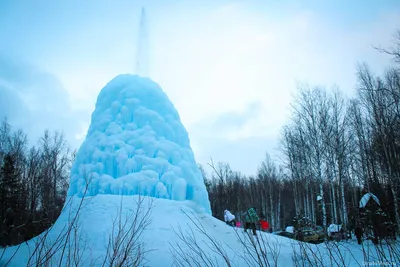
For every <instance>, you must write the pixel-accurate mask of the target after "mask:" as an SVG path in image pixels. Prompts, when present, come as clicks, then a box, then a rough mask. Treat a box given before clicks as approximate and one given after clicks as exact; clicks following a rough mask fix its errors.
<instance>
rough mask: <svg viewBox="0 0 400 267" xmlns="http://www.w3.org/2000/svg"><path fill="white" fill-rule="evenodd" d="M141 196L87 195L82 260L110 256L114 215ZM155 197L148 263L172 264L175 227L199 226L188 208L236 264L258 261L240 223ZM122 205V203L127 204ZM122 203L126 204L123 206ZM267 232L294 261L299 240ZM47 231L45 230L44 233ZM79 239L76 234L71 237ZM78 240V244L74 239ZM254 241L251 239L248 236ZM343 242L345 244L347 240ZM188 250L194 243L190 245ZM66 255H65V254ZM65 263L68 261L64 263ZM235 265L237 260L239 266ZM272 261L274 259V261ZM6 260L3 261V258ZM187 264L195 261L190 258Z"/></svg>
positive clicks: (147, 235)
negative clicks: (232, 223) (237, 226)
mask: <svg viewBox="0 0 400 267" xmlns="http://www.w3.org/2000/svg"><path fill="white" fill-rule="evenodd" d="M138 198H139V197H138V196H118V195H105V194H98V195H96V196H94V197H90V198H85V200H84V203H83V205H82V208H81V211H80V216H79V218H78V220H77V223H76V225H78V226H79V230H78V235H79V241H78V243H79V246H78V247H79V248H80V250H81V252H82V253H83V257H82V259H83V261H82V262H81V263H80V264H79V266H101V264H102V261H103V259H104V256H105V255H106V247H107V242H108V238H109V236H110V233H111V231H112V225H113V222H114V220H115V219H116V218H117V219H118V215H119V213H120V211H121V214H122V219H121V220H122V221H124V216H129V215H130V214H132V213H134V212H135V209H136V201H137V200H138ZM71 199H72V201H69V204H70V205H71V208H70V209H68V210H69V211H71V210H76V208H77V207H78V206H79V204H80V201H81V199H80V198H78V197H76V196H75V197H72V198H71ZM152 199H153V200H155V203H154V208H153V209H152V213H151V219H152V222H151V224H150V225H149V226H148V227H147V228H146V229H145V231H144V234H143V236H142V237H141V240H143V241H144V242H145V243H146V244H147V245H146V249H147V250H151V251H150V252H149V253H148V254H147V259H148V262H147V264H146V266H172V265H173V256H172V254H171V245H174V244H181V245H182V243H181V242H180V240H179V238H178V236H177V235H176V233H175V231H179V227H182V229H183V230H184V231H187V230H190V229H193V230H195V227H194V225H193V223H192V222H191V221H190V219H189V217H188V216H187V215H185V213H186V214H189V216H190V217H191V218H195V219H196V221H197V222H198V223H199V224H201V225H202V226H203V227H204V230H205V231H206V233H207V234H209V235H210V236H211V237H212V238H213V239H214V240H216V241H218V242H219V244H220V247H222V248H224V249H225V251H226V252H227V255H228V257H229V258H230V259H231V260H232V262H233V263H234V264H235V265H236V266H256V265H250V264H249V263H248V262H247V261H246V260H245V259H243V258H242V257H241V256H245V257H247V258H248V259H251V256H250V254H249V252H248V251H246V250H245V249H244V246H243V245H241V243H240V242H239V241H238V237H241V238H244V239H245V240H246V238H247V236H245V235H244V232H243V229H238V230H237V231H238V232H236V233H237V234H238V235H237V234H236V233H235V228H232V227H230V226H228V225H226V224H225V223H224V222H222V221H219V220H217V219H215V218H213V217H212V216H211V215H209V214H207V213H204V211H202V209H201V208H199V207H198V205H196V204H195V203H194V202H192V201H174V200H166V199H160V198H151V197H146V198H145V201H146V202H145V205H144V207H146V203H147V201H150V200H152ZM121 207H122V208H121ZM120 208H121V209H120ZM73 217H74V213H73V212H72V213H71V212H67V211H66V212H64V213H62V215H61V216H60V217H59V219H58V220H57V222H56V223H55V224H54V226H53V227H52V228H51V230H50V231H49V234H48V236H47V244H48V245H47V247H51V245H52V244H54V241H55V240H57V238H58V236H59V235H61V236H65V235H64V234H63V233H65V229H66V228H67V226H68V224H69V223H70V222H71V221H72V220H71V218H73ZM194 235H195V239H196V242H198V244H200V246H201V247H202V248H203V249H204V251H205V252H206V253H207V254H208V255H211V256H212V257H213V258H214V257H215V254H214V253H213V252H212V251H211V249H210V248H209V247H208V246H207V244H210V242H209V240H208V239H207V238H206V237H205V236H204V235H203V234H201V233H199V232H197V231H196V230H195V231H194ZM259 235H262V236H263V240H264V243H265V244H268V245H267V247H266V248H267V253H268V254H267V257H268V258H269V260H270V261H271V263H272V262H273V260H272V259H273V253H272V251H273V248H274V247H276V248H277V249H278V250H279V255H278V266H292V265H293V261H292V257H293V248H295V249H296V251H298V249H299V248H298V243H297V242H295V241H293V240H291V239H288V238H285V237H280V236H276V235H274V234H269V233H259ZM42 236H43V235H42ZM71 239H73V237H71ZM71 242H72V248H71V249H72V250H73V247H74V246H73V244H74V242H73V241H71ZM247 244H248V245H249V244H250V243H249V242H247ZM343 244H345V245H346V246H347V247H348V248H349V249H350V250H351V253H352V254H354V257H356V258H357V260H358V262H359V263H361V265H362V261H363V258H362V252H361V247H360V246H357V244H356V243H355V241H351V242H343ZM34 246H35V240H31V241H29V242H28V244H27V245H26V244H23V245H22V246H21V247H20V248H19V250H18V252H17V254H16V256H15V257H14V259H13V260H12V262H11V264H10V265H8V266H26V262H27V260H28V257H29V255H30V254H31V253H32V251H33V248H34ZM309 246H310V247H311V249H313V250H315V251H319V252H318V253H320V254H321V255H322V259H323V260H324V261H325V262H326V264H325V265H324V266H331V265H332V264H331V263H330V261H329V256H328V253H327V252H326V250H325V248H324V244H320V245H311V244H310V245H309ZM341 246H342V245H341ZM341 249H342V250H343V255H344V258H345V261H346V266H359V264H357V263H356V262H355V260H354V259H353V257H352V256H351V255H350V253H349V252H348V251H346V250H345V249H343V247H341ZM15 250H16V247H12V248H9V249H7V250H6V255H5V257H4V259H3V264H4V262H5V261H6V259H7V258H9V257H10V256H11V255H13V254H14V252H15ZM185 250H186V251H188V249H187V248H186V249H185ZM60 257H61V250H59V251H58V252H57V253H55V256H54V257H53V259H52V262H51V264H50V266H58V263H59V259H60ZM64 258H65V255H64ZM215 259H216V262H217V265H216V266H226V264H224V261H223V259H222V258H220V257H215ZM64 265H65V263H64ZM235 265H234V266H235ZM271 265H272V264H271ZM0 266H1V263H0ZM185 266H189V265H188V264H186V265H185Z"/></svg>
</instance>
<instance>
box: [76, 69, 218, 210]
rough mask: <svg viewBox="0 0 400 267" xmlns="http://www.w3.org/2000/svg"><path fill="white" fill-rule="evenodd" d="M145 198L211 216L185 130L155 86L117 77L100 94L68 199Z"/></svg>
mask: <svg viewBox="0 0 400 267" xmlns="http://www.w3.org/2000/svg"><path fill="white" fill-rule="evenodd" d="M87 182H89V187H88V191H87V193H86V196H94V195H98V194H116V195H136V194H140V195H145V196H152V197H157V198H165V199H172V200H177V201H183V200H192V201H194V202H196V203H197V204H199V205H200V206H201V207H203V208H204V210H205V212H207V213H211V209H210V202H209V199H208V194H207V191H206V188H205V185H204V181H203V178H202V175H201V172H200V170H199V168H198V167H197V164H196V161H195V158H194V155H193V151H192V149H191V147H190V142H189V137H188V133H187V131H186V129H185V128H184V126H183V125H182V123H181V121H180V117H179V114H178V112H177V111H176V109H175V107H174V106H173V104H172V103H171V101H170V100H169V99H168V97H167V95H166V94H165V93H164V92H163V90H162V89H161V88H160V86H158V85H157V84H156V83H154V82H153V81H151V80H150V79H147V78H142V77H139V76H135V75H130V74H125V75H119V76H117V77H115V78H114V79H113V80H111V81H110V82H109V83H108V84H107V85H106V86H105V87H104V88H103V89H102V90H101V92H100V94H99V96H98V98H97V102H96V107H95V110H94V112H93V113H92V118H91V124H90V127H89V130H88V133H87V136H86V139H85V141H84V142H83V144H82V146H81V147H80V149H79V151H78V153H77V155H76V159H75V162H74V164H73V166H72V169H71V180H70V187H69V190H68V196H74V195H75V196H78V197H81V196H83V194H84V192H85V188H86V187H85V185H86V183H87Z"/></svg>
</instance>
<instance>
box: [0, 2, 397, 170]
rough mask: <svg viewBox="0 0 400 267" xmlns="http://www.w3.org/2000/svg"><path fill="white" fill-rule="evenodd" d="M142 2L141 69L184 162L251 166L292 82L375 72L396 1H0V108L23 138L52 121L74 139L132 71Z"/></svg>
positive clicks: (346, 87) (325, 82) (282, 113)
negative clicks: (160, 96) (362, 66)
mask: <svg viewBox="0 0 400 267" xmlns="http://www.w3.org/2000/svg"><path fill="white" fill-rule="evenodd" d="M143 4H145V7H146V11H147V15H148V16H147V18H148V28H149V35H150V47H149V50H150V77H151V78H152V79H153V80H154V81H156V82H157V83H158V84H160V86H161V87H162V88H163V89H164V91H165V92H166V93H167V94H168V96H169V98H170V99H171V101H172V102H173V104H174V105H175V107H176V108H177V110H178V112H179V114H180V116H181V119H182V122H183V124H184V126H185V127H186V129H187V130H188V132H189V137H190V140H191V144H192V148H193V150H194V153H195V156H196V160H197V161H198V162H200V163H202V164H207V162H209V159H210V157H213V159H214V161H227V162H229V163H230V164H231V166H232V168H233V169H234V170H238V171H241V172H243V173H246V174H252V173H255V172H256V170H257V167H258V165H259V163H260V162H261V161H262V160H263V158H264V154H265V152H266V151H268V152H269V153H270V154H272V155H276V150H277V149H278V148H279V146H278V145H279V144H278V141H279V136H280V131H281V128H282V126H283V125H284V124H285V123H286V122H287V121H288V118H289V114H290V113H289V103H290V101H291V99H292V96H293V94H294V93H295V92H296V83H298V82H308V83H310V84H312V85H322V86H326V87H327V88H329V87H331V86H332V85H334V84H336V85H337V86H339V88H340V89H341V90H342V91H343V92H345V94H346V95H347V96H352V95H354V88H355V83H356V80H355V72H356V66H357V63H358V62H362V61H366V62H367V63H369V64H370V65H371V67H372V70H374V71H376V72H381V71H382V70H383V69H384V67H385V66H387V64H388V63H389V58H388V57H387V56H385V55H383V54H380V53H378V52H377V51H375V50H374V49H373V48H372V45H375V46H384V47H387V46H390V45H391V41H392V40H393V34H394V32H395V31H396V29H400V1H398V0H385V1H376V0H359V1H356V0H352V1H337V0H335V1H333V0H332V1H328V0H326V1H317V0H316V1H307V0H302V1H275V0H274V1H272V0H270V1H266V0H262V1H252V0H246V1H217V0H210V1H207V0H201V1H200V0H199V1H190V0H181V1H177V0H168V1H165V0H159V1H134V0H58V1H53V0H48V1H44V0H36V1H31V0H26V1H22V0H1V1H0V116H1V117H4V116H8V117H9V120H10V122H11V123H12V124H13V125H15V126H17V127H22V128H23V129H24V130H25V131H26V132H27V133H28V134H29V137H30V139H35V138H37V137H38V136H39V135H40V134H41V132H43V130H44V128H50V129H61V130H63V131H64V132H65V134H66V136H67V138H68V141H69V143H70V144H71V145H72V146H74V147H79V145H80V144H81V142H82V141H83V139H84V136H85V134H86V130H87V128H88V126H89V123H90V115H91V112H92V111H93V109H94V104H95V101H96V98H97V95H98V93H99V92H100V90H101V88H102V87H103V86H104V85H105V84H106V83H107V82H108V81H109V80H111V79H112V78H113V77H115V76H116V75H118V74H121V73H132V72H134V71H135V52H136V46H137V35H138V25H139V15H140V9H141V6H142V5H143Z"/></svg>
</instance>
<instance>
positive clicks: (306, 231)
mask: <svg viewBox="0 0 400 267" xmlns="http://www.w3.org/2000/svg"><path fill="white" fill-rule="evenodd" d="M295 238H296V239H297V240H299V241H303V242H307V243H313V244H319V243H322V242H324V240H325V236H324V235H323V234H321V232H320V231H318V230H316V229H313V228H311V227H307V228H306V227H305V228H302V229H300V230H298V231H297V232H296V235H295Z"/></svg>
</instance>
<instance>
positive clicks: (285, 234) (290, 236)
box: [275, 231, 294, 238]
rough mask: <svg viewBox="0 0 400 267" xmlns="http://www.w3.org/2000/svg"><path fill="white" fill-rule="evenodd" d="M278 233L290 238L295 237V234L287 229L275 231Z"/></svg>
mask: <svg viewBox="0 0 400 267" xmlns="http://www.w3.org/2000/svg"><path fill="white" fill-rule="evenodd" d="M275 234H276V235H280V236H284V237H288V238H294V234H293V233H290V232H286V231H280V232H275Z"/></svg>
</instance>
